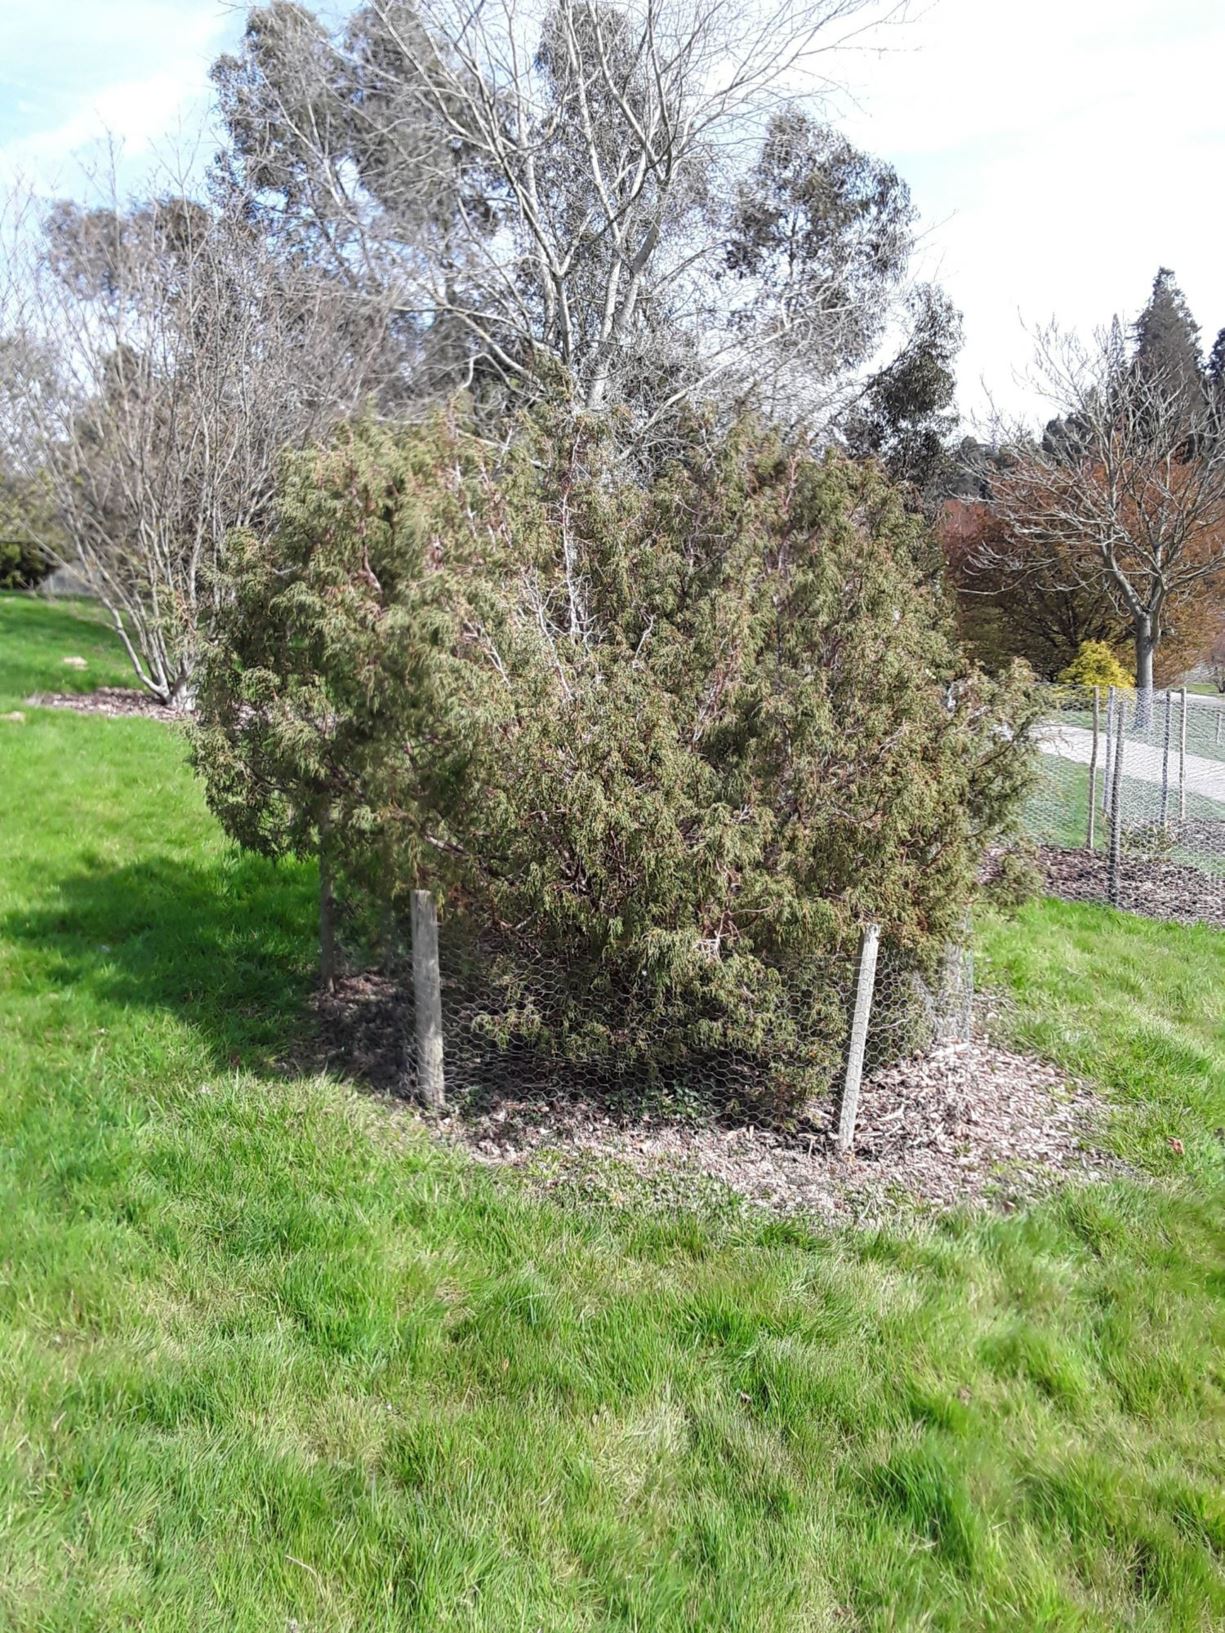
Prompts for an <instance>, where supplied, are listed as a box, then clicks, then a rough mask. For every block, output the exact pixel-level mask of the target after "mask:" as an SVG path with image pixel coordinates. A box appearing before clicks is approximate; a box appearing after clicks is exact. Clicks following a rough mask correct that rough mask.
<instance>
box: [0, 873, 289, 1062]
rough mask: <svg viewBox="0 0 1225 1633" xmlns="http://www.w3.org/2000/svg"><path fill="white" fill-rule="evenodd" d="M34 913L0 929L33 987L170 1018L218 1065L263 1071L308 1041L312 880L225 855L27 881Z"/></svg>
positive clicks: (14, 917) (19, 914) (29, 910)
mask: <svg viewBox="0 0 1225 1633" xmlns="http://www.w3.org/2000/svg"><path fill="white" fill-rule="evenodd" d="M31 884H32V886H33V889H32V892H31V894H32V895H33V897H34V900H33V901H32V903H31V905H29V906H27V907H26V908H25V909H23V910H19V911H16V912H13V913H11V914H9V915H8V916H7V917H6V918H5V919H4V920H3V921H0V936H3V938H4V939H6V940H7V941H8V942H9V943H10V944H11V945H13V946H14V947H18V948H21V949H23V954H22V961H23V963H25V964H26V966H27V968H28V969H30V970H31V972H33V973H35V974H36V977H37V981H38V984H40V985H42V986H49V987H59V988H61V989H70V988H76V989H79V990H80V991H81V992H82V993H83V994H86V995H88V996H90V997H91V998H93V999H94V1000H95V1001H97V1002H100V1003H101V1004H103V1005H105V1006H108V1007H114V1008H117V1009H119V1010H132V1009H144V1010H163V1011H169V1012H170V1013H171V1014H173V1015H175V1016H176V1017H178V1018H179V1019H181V1020H183V1021H184V1022H186V1023H187V1024H188V1025H190V1026H191V1028H192V1029H193V1031H194V1032H195V1033H196V1034H197V1035H198V1037H199V1038H200V1040H201V1042H202V1043H203V1044H204V1045H205V1046H206V1047H207V1049H208V1051H209V1054H210V1056H211V1057H212V1063H213V1065H214V1066H223V1065H230V1066H242V1067H245V1068H249V1069H260V1068H267V1067H269V1066H270V1065H271V1064H272V1060H273V1058H274V1056H275V1055H276V1054H278V1053H280V1052H283V1051H285V1050H287V1049H289V1048H292V1047H293V1045H294V1044H295V1042H296V1041H297V1040H299V1039H301V1038H302V1037H303V1035H304V1034H306V1033H308V1032H309V1031H310V1028H311V1025H312V1021H311V1017H310V1013H309V1010H308V1007H307V1000H308V996H309V993H310V990H311V985H312V981H313V977H314V968H315V965H314V958H315V948H316V917H315V881H314V870H313V869H312V868H309V867H306V866H304V865H301V864H297V863H287V864H286V863H282V864H279V865H274V864H273V863H270V862H267V861H265V860H263V859H262V858H259V857H251V856H244V855H242V854H241V853H238V852H231V853H224V854H221V855H219V856H217V857H216V859H215V860H212V861H207V862H199V861H187V860H182V859H178V858H173V857H156V858H153V859H151V860H146V861H141V862H134V863H130V864H128V865H127V866H124V867H113V866H109V865H106V864H104V863H102V862H100V861H99V862H98V863H97V865H89V859H88V858H87V865H86V867H85V868H83V869H81V870H80V871H78V872H76V873H73V874H71V875H69V876H67V877H61V878H55V877H54V876H52V875H50V874H49V873H45V874H43V875H42V876H41V877H40V876H39V875H38V874H35V875H34V877H33V878H32V879H31Z"/></svg>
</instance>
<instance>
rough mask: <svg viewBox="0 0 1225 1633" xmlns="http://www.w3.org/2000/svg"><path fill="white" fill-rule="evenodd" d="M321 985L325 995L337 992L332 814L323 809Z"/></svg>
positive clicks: (320, 841) (320, 892)
mask: <svg viewBox="0 0 1225 1633" xmlns="http://www.w3.org/2000/svg"><path fill="white" fill-rule="evenodd" d="M318 826H319V985H320V986H321V987H322V988H323V990H324V992H335V990H336V975H337V958H336V887H335V884H334V883H333V880H332V847H331V832H332V813H331V811H330V809H329V808H328V807H326V806H325V807H324V809H323V810H322V811H320V813H319V825H318Z"/></svg>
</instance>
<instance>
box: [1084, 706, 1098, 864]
mask: <svg viewBox="0 0 1225 1633" xmlns="http://www.w3.org/2000/svg"><path fill="white" fill-rule="evenodd" d="M1101 709H1102V689H1101V687H1100V686H1095V687H1094V688H1093V747H1092V748H1091V749H1090V750H1089V837H1088V840H1087V841H1086V843H1087V844H1088V847H1089V849H1090V850H1092V849H1093V842H1094V839H1095V838H1096V833H1095V827H1096V823H1097V740H1098V733H1099V731H1100V730H1101Z"/></svg>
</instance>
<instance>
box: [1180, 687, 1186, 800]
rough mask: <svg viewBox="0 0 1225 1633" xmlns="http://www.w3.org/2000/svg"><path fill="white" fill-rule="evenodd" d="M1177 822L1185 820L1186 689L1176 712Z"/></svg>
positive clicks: (1183, 689) (1183, 690)
mask: <svg viewBox="0 0 1225 1633" xmlns="http://www.w3.org/2000/svg"><path fill="white" fill-rule="evenodd" d="M1178 820H1179V821H1180V822H1185V821H1186V820H1187V688H1186V687H1185V686H1184V687H1183V688H1182V706H1181V708H1180V709H1179V711H1178Z"/></svg>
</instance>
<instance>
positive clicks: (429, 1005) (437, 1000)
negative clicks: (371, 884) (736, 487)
mask: <svg viewBox="0 0 1225 1633" xmlns="http://www.w3.org/2000/svg"><path fill="white" fill-rule="evenodd" d="M412 931H413V1003H414V1010H415V1014H416V1023H417V1091H418V1093H419V1094H420V1096H421V1098H422V1099H423V1100H424V1101H425V1103H426V1105H427V1106H429V1107H430V1108H431V1109H433V1110H438V1109H439V1108H440V1107H441V1106H442V1105H443V1104H444V1102H445V1098H446V1096H445V1088H444V1081H443V1067H442V972H441V969H440V967H439V963H438V909H437V907H436V906H435V905H434V898H433V896H432V895H431V894H430V892H429V891H428V890H414V891H413V902H412Z"/></svg>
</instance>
